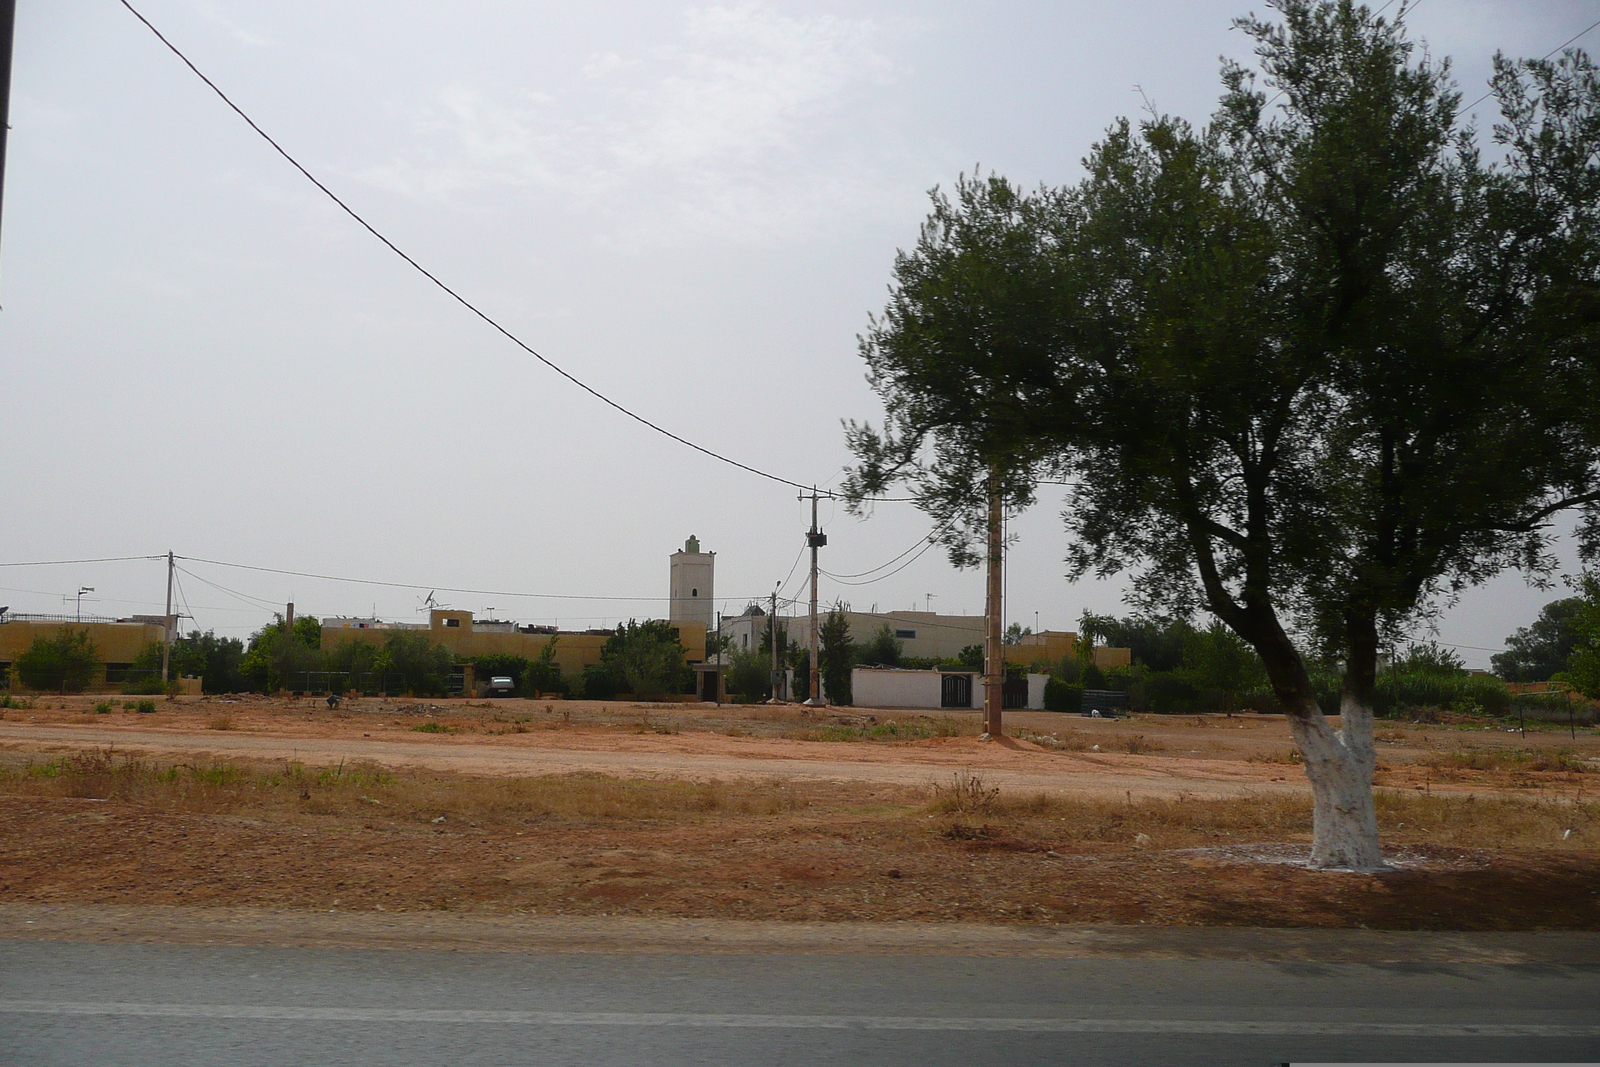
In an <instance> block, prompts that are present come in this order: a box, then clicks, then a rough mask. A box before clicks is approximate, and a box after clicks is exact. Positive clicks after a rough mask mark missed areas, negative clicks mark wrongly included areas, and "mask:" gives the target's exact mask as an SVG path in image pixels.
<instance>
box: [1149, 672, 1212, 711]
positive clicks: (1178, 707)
mask: <svg viewBox="0 0 1600 1067" xmlns="http://www.w3.org/2000/svg"><path fill="white" fill-rule="evenodd" d="M1203 696H1204V694H1202V693H1201V692H1200V689H1199V688H1198V687H1197V686H1195V685H1194V683H1192V682H1190V681H1189V680H1188V679H1187V678H1185V677H1183V675H1182V674H1179V673H1177V672H1165V673H1161V674H1152V675H1150V676H1149V677H1148V678H1146V679H1145V680H1144V702H1145V703H1146V704H1147V705H1148V706H1149V708H1150V710H1151V711H1153V712H1156V713H1157V714H1159V715H1181V714H1186V713H1190V712H1196V711H1200V710H1202V703H1203Z"/></svg>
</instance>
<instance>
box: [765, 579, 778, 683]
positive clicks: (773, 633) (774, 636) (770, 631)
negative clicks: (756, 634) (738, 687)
mask: <svg viewBox="0 0 1600 1067" xmlns="http://www.w3.org/2000/svg"><path fill="white" fill-rule="evenodd" d="M770 606H771V610H770V611H768V612H767V641H768V643H769V644H771V645H772V699H771V700H769V701H767V703H769V704H776V703H777V702H778V591H777V590H776V589H774V590H773V591H772V596H771V605H770Z"/></svg>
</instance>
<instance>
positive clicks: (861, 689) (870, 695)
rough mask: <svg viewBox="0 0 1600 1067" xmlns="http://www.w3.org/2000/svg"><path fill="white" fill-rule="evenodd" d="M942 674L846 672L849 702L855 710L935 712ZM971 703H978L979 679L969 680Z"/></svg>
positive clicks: (887, 670)
mask: <svg viewBox="0 0 1600 1067" xmlns="http://www.w3.org/2000/svg"><path fill="white" fill-rule="evenodd" d="M943 679H944V672H943V671H902V670H896V669H893V668H885V667H856V668H855V669H853V670H852V671H851V672H850V698H851V703H853V704H854V705H855V706H856V707H858V708H937V707H939V706H940V704H941V703H942V702H943V698H944V690H943V686H944V681H943ZM972 688H973V699H974V701H977V700H978V699H980V694H981V693H982V691H983V682H982V679H981V678H978V677H976V676H974V678H973V680H972Z"/></svg>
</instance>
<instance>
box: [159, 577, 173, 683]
mask: <svg viewBox="0 0 1600 1067" xmlns="http://www.w3.org/2000/svg"><path fill="white" fill-rule="evenodd" d="M161 622H162V623H163V625H162V627H161V684H162V686H163V687H165V686H166V684H167V671H168V669H169V667H170V666H171V664H172V552H171V550H170V549H169V550H168V551H167V613H166V614H165V615H163V616H162V617H161Z"/></svg>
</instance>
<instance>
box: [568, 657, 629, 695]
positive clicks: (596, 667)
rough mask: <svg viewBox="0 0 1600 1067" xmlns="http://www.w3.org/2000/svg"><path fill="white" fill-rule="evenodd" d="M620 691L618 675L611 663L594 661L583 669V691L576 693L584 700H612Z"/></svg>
mask: <svg viewBox="0 0 1600 1067" xmlns="http://www.w3.org/2000/svg"><path fill="white" fill-rule="evenodd" d="M620 691H621V690H620V688H619V687H618V685H617V676H616V674H615V672H613V671H612V670H611V667H610V665H609V664H606V663H592V664H590V665H589V666H587V667H585V668H584V669H583V692H582V693H581V694H574V695H577V696H581V697H582V698H583V699H584V700H610V699H612V698H613V697H615V696H616V695H617V693H618V692H620Z"/></svg>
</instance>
